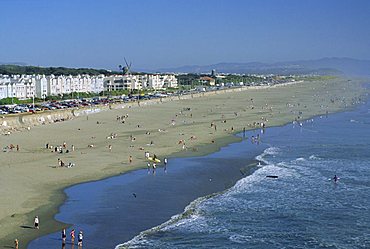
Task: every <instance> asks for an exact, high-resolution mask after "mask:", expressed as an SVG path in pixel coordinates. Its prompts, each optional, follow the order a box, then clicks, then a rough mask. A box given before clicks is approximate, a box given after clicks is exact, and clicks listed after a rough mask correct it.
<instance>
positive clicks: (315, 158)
mask: <svg viewBox="0 0 370 249" xmlns="http://www.w3.org/2000/svg"><path fill="white" fill-rule="evenodd" d="M308 159H310V160H320V159H321V158H320V157H318V156H315V155H311V156H310V157H309V158H308Z"/></svg>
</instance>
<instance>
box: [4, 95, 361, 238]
mask: <svg viewBox="0 0 370 249" xmlns="http://www.w3.org/2000/svg"><path fill="white" fill-rule="evenodd" d="M256 91H262V90H260V89H259V90H256ZM266 91H268V90H266ZM221 95H222V94H216V96H221ZM352 95H356V94H355V93H352ZM358 95H360V94H358ZM172 103H174V102H172ZM348 107H350V106H348ZM144 108H146V107H144ZM133 109H136V110H141V108H133ZM340 110H343V108H342V109H341V108H339V107H337V108H336V109H334V110H332V111H331V112H333V111H334V112H335V111H340ZM316 112H317V111H316ZM221 113H222V112H221ZM322 114H324V113H323V111H321V112H320V113H315V115H322ZM258 115H261V114H259V113H258ZM262 115H263V114H262ZM112 116H113V115H112ZM291 116H294V115H291ZM309 117H312V115H311V116H310V115H308V116H307V117H305V118H309ZM91 119H95V117H93V116H91ZM218 119H220V118H218ZM80 120H81V119H80ZM211 120H215V119H211ZM252 120H253V119H252ZM228 121H229V119H228ZM68 122H71V121H68ZM202 122H203V121H202ZM289 122H291V120H285V122H281V121H280V122H279V121H274V122H271V123H268V126H269V127H270V126H277V125H283V124H286V123H289ZM55 125H57V124H55ZM43 128H44V127H43ZM53 128H54V127H53ZM183 128H186V127H183ZM241 128H242V127H240V126H238V127H235V130H234V132H233V133H231V132H230V131H229V132H225V133H223V134H222V136H218V137H216V138H215V143H212V144H211V143H210V142H208V143H203V144H200V145H199V144H197V145H196V147H195V146H194V148H196V151H190V152H189V151H185V152H184V151H181V150H180V152H177V153H176V152H172V153H169V154H170V155H173V156H176V157H178V156H184V155H185V156H186V155H188V156H194V155H197V153H200V154H202V153H203V154H208V153H210V152H211V151H214V150H216V151H217V150H218V149H219V148H220V147H222V144H225V145H226V144H229V143H230V141H232V140H234V141H236V140H235V138H230V137H232V136H230V134H234V133H236V132H237V130H238V131H239V132H240V129H241ZM247 129H253V127H247ZM185 132H186V133H187V134H189V133H190V132H189V131H188V130H186V129H185ZM194 144H196V143H194ZM162 153H163V155H167V154H165V153H164V152H162ZM158 155H159V156H160V157H163V155H162V154H159V153H158ZM143 167H145V166H144V165H140V164H139V165H131V166H129V167H128V168H126V170H125V171H123V172H129V171H132V170H135V169H140V168H143ZM118 171H120V172H117V169H113V170H112V169H111V170H110V171H109V173H105V174H104V176H103V178H104V179H106V178H108V177H111V176H114V175H117V174H122V170H118ZM88 178H90V179H84V178H82V179H79V181H77V182H76V183H73V184H72V185H75V184H80V183H81V182H86V181H97V180H100V179H101V178H102V176H101V175H96V176H95V177H91V176H89V177H88ZM91 178H94V179H91ZM66 185H68V184H66ZM68 186H70V185H68ZM65 188H66V186H61V187H60V188H59V189H56V190H55V189H54V191H56V192H54V194H53V195H51V196H48V199H49V200H52V199H54V198H55V197H58V195H59V196H61V194H60V192H63V190H64V189H65ZM57 192H59V193H57ZM54 201H55V200H53V202H54ZM59 201H62V198H58V201H57V202H59ZM49 202H50V201H49ZM60 204H61V203H59V205H58V204H55V203H54V204H53V206H54V207H55V209H54V210H50V209H49V208H48V207H50V204H45V205H46V206H45V209H46V210H47V211H45V213H44V214H45V215H47V214H49V215H50V216H52V217H53V216H54V215H53V214H55V213H56V212H57V211H58V209H59V206H60ZM41 209H43V208H41ZM41 209H36V210H33V211H31V212H28V213H26V214H23V219H21V221H23V223H26V224H27V220H28V219H27V218H26V217H33V215H32V214H34V213H37V214H40V213H43V212H42V210H41ZM39 216H40V215H39ZM43 217H46V216H43ZM13 218H14V217H13ZM41 222H42V223H41V224H43V226H45V225H47V224H48V222H50V227H47V228H45V230H44V229H42V230H41V232H42V233H50V231H52V230H59V229H60V227H61V226H62V225H61V224H55V223H58V222H55V221H53V222H51V221H45V220H43V218H41ZM28 224H29V220H28ZM21 230H22V229H21ZM22 231H23V232H24V229H23V230H22ZM22 231H20V232H22ZM15 234H17V233H15ZM18 234H19V232H18ZM27 234H28V235H29V237H28V236H27V237H28V238H26V237H24V236H22V243H21V245H22V244H23V245H25V243H26V241H27V240H30V239H32V238H35V237H38V236H39V235H40V234H38V235H37V236H36V234H30V233H27ZM10 236H12V237H10ZM13 238H14V233H13V234H12V235H8V237H7V239H5V241H8V242H5V243H6V244H10V245H11V241H13Z"/></svg>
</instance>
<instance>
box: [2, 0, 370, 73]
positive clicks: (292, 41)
mask: <svg viewBox="0 0 370 249" xmlns="http://www.w3.org/2000/svg"><path fill="white" fill-rule="evenodd" d="M123 57H126V58H127V59H128V60H130V61H132V62H133V67H134V68H150V69H155V68H162V67H174V66H182V65H194V64H198V65H206V64H213V63H218V62H251V61H260V62H277V61H287V60H298V59H317V58H322V57H351V58H358V59H370V1H368V0H270V1H268V0H99V1H98V0H0V62H25V63H27V64H31V65H40V66H69V67H94V68H107V69H115V68H116V67H117V65H118V64H121V63H122V62H123Z"/></svg>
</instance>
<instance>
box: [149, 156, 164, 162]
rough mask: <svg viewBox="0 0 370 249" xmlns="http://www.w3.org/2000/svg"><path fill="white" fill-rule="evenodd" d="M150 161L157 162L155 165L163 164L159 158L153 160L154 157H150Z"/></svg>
mask: <svg viewBox="0 0 370 249" xmlns="http://www.w3.org/2000/svg"><path fill="white" fill-rule="evenodd" d="M148 160H149V161H151V162H155V163H160V162H161V160H159V159H158V158H156V159H153V157H148Z"/></svg>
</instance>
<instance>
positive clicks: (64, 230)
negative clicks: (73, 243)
mask: <svg viewBox="0 0 370 249" xmlns="http://www.w3.org/2000/svg"><path fill="white" fill-rule="evenodd" d="M66 238H67V234H66V229H65V228H63V230H62V241H63V243H66Z"/></svg>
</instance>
